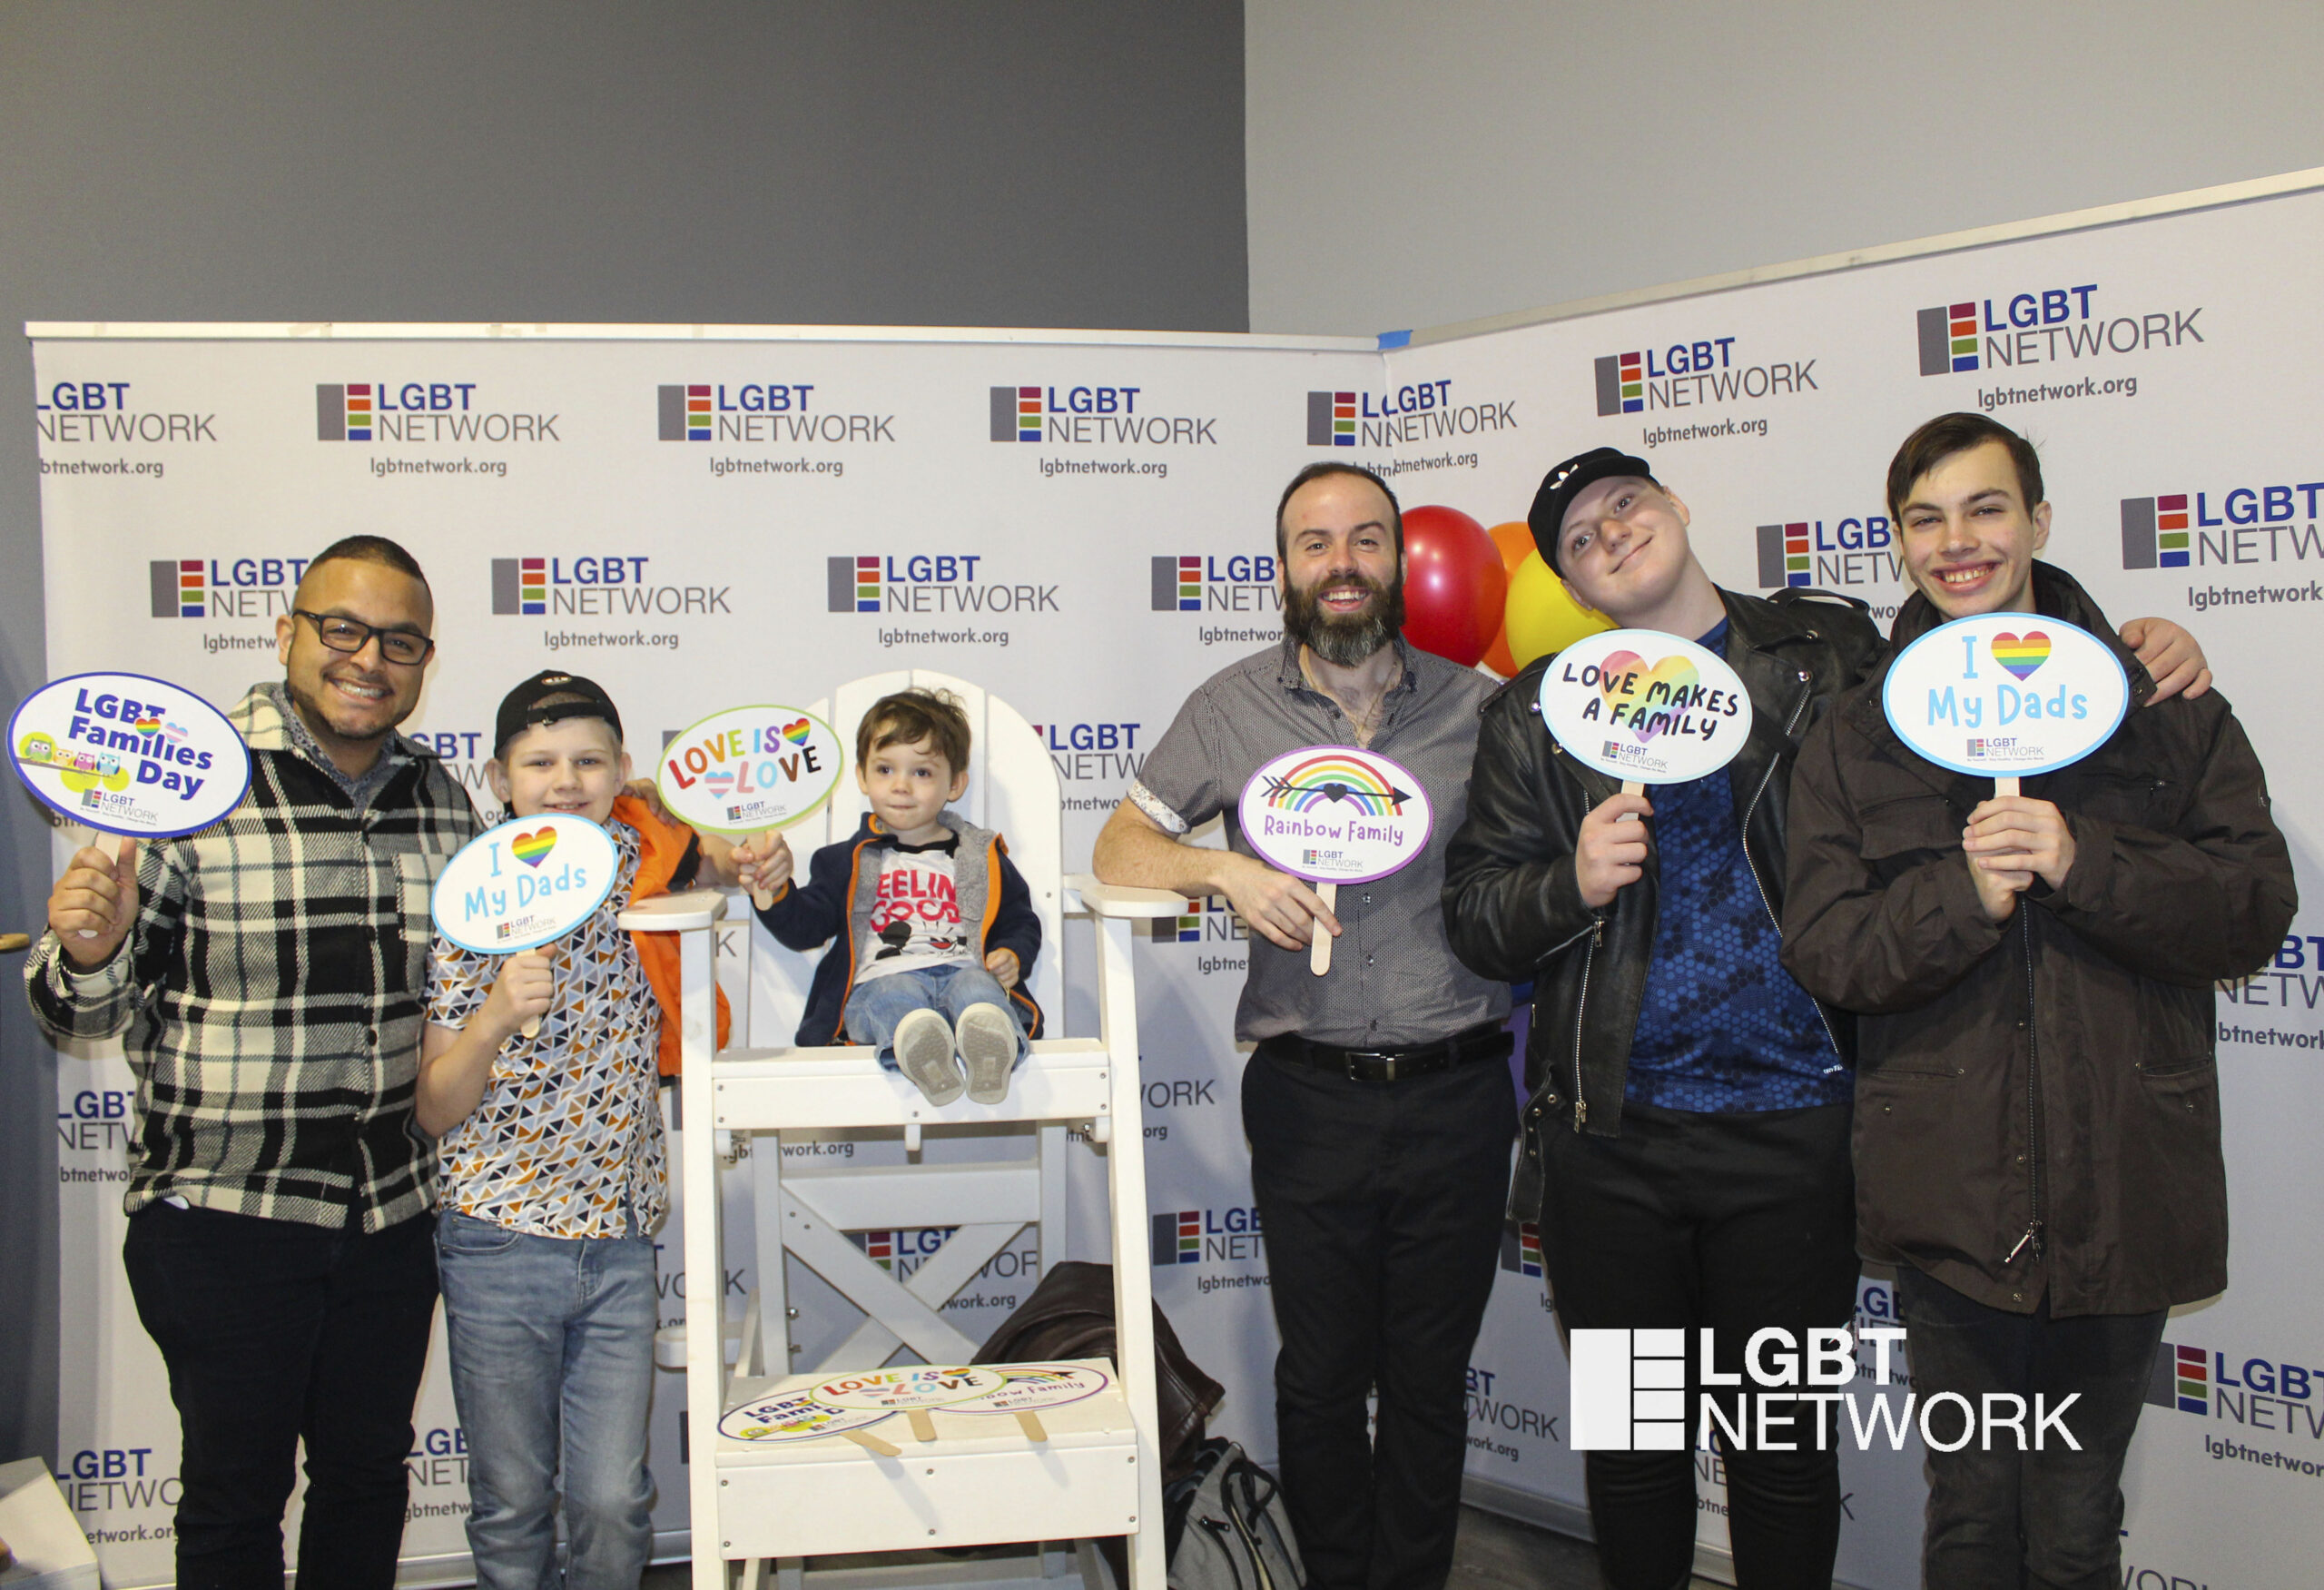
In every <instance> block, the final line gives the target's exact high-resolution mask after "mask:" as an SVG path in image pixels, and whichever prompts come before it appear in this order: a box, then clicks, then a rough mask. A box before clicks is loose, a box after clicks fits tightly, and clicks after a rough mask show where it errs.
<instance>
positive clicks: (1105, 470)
mask: <svg viewBox="0 0 2324 1590" xmlns="http://www.w3.org/2000/svg"><path fill="white" fill-rule="evenodd" d="M1059 475H1143V476H1145V477H1146V478H1147V479H1149V480H1167V479H1169V477H1170V466H1169V465H1168V464H1167V463H1164V462H1163V461H1161V460H1160V459H1151V460H1148V461H1147V462H1145V463H1140V462H1138V461H1137V460H1136V459H1122V460H1120V461H1119V462H1118V463H1116V462H1112V461H1108V460H1106V459H1042V460H1041V479H1044V480H1049V479H1055V478H1056V477H1057V476H1059Z"/></svg>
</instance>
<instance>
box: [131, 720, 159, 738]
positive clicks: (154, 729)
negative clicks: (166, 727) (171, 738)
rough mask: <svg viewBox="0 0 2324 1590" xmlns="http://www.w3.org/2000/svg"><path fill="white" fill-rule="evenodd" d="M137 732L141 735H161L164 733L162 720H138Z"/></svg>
mask: <svg viewBox="0 0 2324 1590" xmlns="http://www.w3.org/2000/svg"><path fill="white" fill-rule="evenodd" d="M137 732H138V733H139V734H141V735H154V734H159V733H161V732H162V720H161V719H160V718H158V717H141V718H139V719H138V720H137Z"/></svg>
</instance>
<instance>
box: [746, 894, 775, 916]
mask: <svg viewBox="0 0 2324 1590" xmlns="http://www.w3.org/2000/svg"><path fill="white" fill-rule="evenodd" d="M751 904H753V905H755V906H757V907H758V908H759V909H760V910H761V911H764V910H765V909H767V907H769V906H771V905H773V904H774V891H773V890H772V889H753V890H752V891H751Z"/></svg>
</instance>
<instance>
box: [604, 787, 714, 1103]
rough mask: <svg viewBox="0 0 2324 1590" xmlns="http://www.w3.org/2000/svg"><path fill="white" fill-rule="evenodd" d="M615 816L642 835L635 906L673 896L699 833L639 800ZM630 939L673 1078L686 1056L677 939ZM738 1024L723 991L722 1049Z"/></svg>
mask: <svg viewBox="0 0 2324 1590" xmlns="http://www.w3.org/2000/svg"><path fill="white" fill-rule="evenodd" d="M614 816H615V819H616V820H617V821H619V822H624V823H626V824H628V825H630V826H631V827H632V828H635V829H636V830H637V841H638V856H637V881H636V882H635V883H634V884H631V885H630V891H629V902H630V904H633V905H635V904H637V903H638V902H639V901H641V900H651V899H653V898H654V896H655V895H656V894H668V893H669V892H670V883H671V874H674V873H675V872H676V871H677V868H678V864H679V863H680V862H681V861H684V859H685V854H686V846H687V844H690V843H691V842H692V841H693V839H694V830H692V829H691V828H688V827H687V826H686V825H684V824H683V823H665V822H664V821H662V820H661V819H660V818H659V817H656V816H655V815H654V813H653V810H652V808H650V807H649V806H647V805H646V804H645V802H644V801H641V800H639V799H638V798H637V797H636V796H635V795H617V796H615V798H614ZM629 936H630V937H631V938H633V939H635V940H636V941H637V959H638V961H639V962H640V963H643V964H644V966H645V981H646V982H648V983H652V984H653V985H654V997H655V998H656V999H657V1000H659V1001H661V1002H662V1037H661V1042H660V1061H661V1072H662V1074H663V1075H664V1076H665V1077H674V1076H676V1075H677V1074H678V1072H679V1071H680V1069H681V1061H680V1057H681V1055H682V1053H683V1049H682V1045H681V1041H680V1038H679V1029H678V935H677V934H675V933H631V934H630V935H629ZM733 1025H734V1019H733V1012H731V1011H729V1010H728V1009H727V1008H726V991H725V990H724V989H723V988H722V989H720V990H718V1046H719V1047H720V1048H722V1049H723V1048H724V1047H725V1046H726V1034H727V1032H728V1031H729V1030H730V1029H731V1028H732V1027H733Z"/></svg>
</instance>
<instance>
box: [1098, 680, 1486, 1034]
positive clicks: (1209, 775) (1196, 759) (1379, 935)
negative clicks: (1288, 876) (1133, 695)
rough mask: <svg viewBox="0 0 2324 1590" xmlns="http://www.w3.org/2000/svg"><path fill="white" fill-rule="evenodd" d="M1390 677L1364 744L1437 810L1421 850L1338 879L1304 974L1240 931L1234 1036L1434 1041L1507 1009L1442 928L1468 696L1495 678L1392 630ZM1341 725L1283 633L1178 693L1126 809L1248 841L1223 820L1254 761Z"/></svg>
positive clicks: (1299, 964)
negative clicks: (1334, 900)
mask: <svg viewBox="0 0 2324 1590" xmlns="http://www.w3.org/2000/svg"><path fill="white" fill-rule="evenodd" d="M1394 644H1395V647H1396V651H1397V655H1398V656H1400V657H1403V664H1404V674H1403V678H1402V679H1401V680H1400V681H1398V683H1397V684H1396V686H1395V687H1394V688H1393V689H1392V690H1390V691H1389V692H1388V698H1387V700H1386V702H1385V703H1384V705H1383V706H1382V708H1381V719H1380V726H1379V728H1378V730H1377V732H1375V733H1374V735H1373V736H1372V745H1371V747H1370V748H1371V749H1372V750H1374V751H1377V752H1378V753H1379V754H1380V755H1383V756H1387V757H1391V758H1393V760H1395V761H1396V762H1397V763H1399V764H1401V765H1403V766H1404V767H1407V768H1409V769H1411V770H1412V773H1413V775H1414V776H1415V777H1417V778H1418V779H1419V780H1420V782H1421V784H1422V785H1423V787H1424V788H1425V789H1426V790H1427V792H1428V798H1429V803H1430V805H1431V806H1432V807H1433V811H1434V813H1435V825H1434V826H1433V828H1431V829H1430V831H1429V835H1428V848H1427V849H1426V850H1425V851H1423V852H1422V853H1421V854H1420V855H1419V856H1418V857H1417V858H1415V859H1414V860H1413V863H1412V864H1410V865H1408V866H1406V867H1405V868H1404V869H1403V871H1401V872H1395V873H1391V874H1388V875H1387V876H1386V877H1384V878H1379V879H1375V880H1374V881H1373V882H1372V883H1369V884H1344V885H1343V886H1342V887H1341V889H1340V892H1339V904H1338V905H1337V906H1336V907H1335V914H1336V915H1337V916H1338V917H1339V919H1340V925H1341V927H1342V928H1344V930H1345V931H1344V933H1342V934H1341V935H1340V937H1339V940H1338V941H1337V942H1336V943H1334V945H1333V946H1332V969H1331V971H1330V972H1328V973H1325V974H1324V976H1321V977H1318V976H1316V975H1315V973H1312V972H1310V971H1309V970H1308V968H1307V952H1306V951H1305V950H1298V951H1291V950H1281V949H1277V948H1276V947H1275V945H1274V944H1273V943H1270V942H1269V941H1268V940H1267V939H1265V937H1264V936H1262V935H1261V934H1259V933H1252V934H1251V954H1250V970H1249V973H1248V975H1247V977H1246V979H1245V982H1244V983H1243V997H1242V1000H1241V1002H1239V1003H1238V1004H1237V1005H1236V1010H1235V1035H1236V1037H1238V1038H1241V1039H1244V1040H1246V1041H1256V1040H1259V1039H1263V1038H1272V1037H1274V1036H1275V1035H1276V1034H1277V1033H1282V1032H1296V1033H1298V1034H1300V1035H1301V1036H1303V1037H1306V1038H1312V1039H1314V1040H1315V1041H1316V1042H1322V1043H1337V1044H1341V1045H1344V1046H1345V1047H1347V1048H1351V1049H1379V1048H1390V1047H1402V1046H1404V1045H1409V1044H1416V1043H1433V1042H1436V1041H1437V1040H1438V1039H1441V1038H1449V1037H1451V1036H1452V1034H1453V1033H1455V1032H1460V1031H1462V1029H1463V1028H1468V1027H1473V1026H1476V1025H1478V1024H1479V1023H1480V1022H1498V1021H1500V1020H1501V1019H1502V1018H1503V1017H1504V1016H1506V1015H1508V1014H1509V988H1508V985H1507V984H1505V983H1488V982H1486V981H1485V980H1484V979H1483V978H1482V977H1479V976H1478V975H1477V974H1476V973H1473V972H1471V971H1470V970H1469V969H1468V968H1467V967H1466V966H1463V965H1462V964H1461V963H1460V962H1459V961H1457V960H1455V959H1454V958H1453V955H1452V946H1451V945H1450V944H1448V943H1446V942H1445V937H1444V906H1443V889H1444V852H1445V849H1446V847H1447V846H1449V845H1450V844H1452V835H1453V833H1454V832H1455V831H1456V830H1457V829H1458V828H1459V827H1460V826H1461V822H1462V818H1463V817H1465V816H1466V815H1468V808H1469V768H1470V765H1471V764H1472V762H1474V761H1475V759H1476V751H1477V709H1478V707H1479V706H1482V704H1483V702H1484V699H1485V697H1486V696H1489V695H1491V694H1492V691H1493V688H1494V682H1493V681H1492V679H1489V678H1487V677H1486V676H1484V675H1482V674H1480V673H1477V672H1476V671H1474V670H1473V669H1470V668H1462V667H1454V666H1453V665H1452V664H1451V663H1449V662H1446V661H1445V660H1444V659H1443V658H1442V657H1433V656H1431V655H1429V654H1428V653H1426V652H1420V651H1414V650H1413V648H1412V647H1408V646H1406V645H1405V644H1404V643H1403V640H1401V639H1399V640H1397V641H1396V642H1395V643H1394ZM1354 744H1355V731H1354V726H1353V725H1352V724H1350V723H1349V722H1348V720H1347V716H1346V715H1345V714H1344V713H1343V712H1341V711H1340V709H1339V706H1338V705H1337V704H1336V703H1334V701H1333V700H1332V698H1331V697H1330V696H1325V695H1323V694H1322V693H1320V692H1318V691H1317V690H1315V689H1314V688H1313V687H1312V686H1309V685H1308V683H1307V681H1306V679H1305V677H1304V676H1302V675H1301V674H1300V671H1299V648H1298V646H1297V644H1296V643H1295V642H1294V641H1292V640H1289V639H1288V638H1286V639H1285V642H1284V643H1283V645H1282V646H1280V647H1275V648H1274V649H1272V650H1269V651H1263V652H1259V653H1257V654H1256V655H1255V656H1252V657H1245V658H1244V659H1243V660H1242V661H1240V662H1238V663H1236V664H1234V665H1232V666H1231V667H1227V668H1226V669H1225V670H1223V671H1221V672H1220V673H1217V674H1216V675H1213V676H1211V677H1210V678H1209V679H1208V680H1206V681H1205V682H1204V683H1203V685H1202V686H1200V687H1199V688H1197V689H1196V691H1195V693H1194V694H1193V695H1192V696H1188V697H1187V704H1186V705H1185V706H1182V707H1180V708H1179V709H1178V716H1177V720H1176V721H1175V722H1173V723H1172V724H1171V725H1170V727H1169V730H1168V732H1167V733H1166V734H1164V735H1163V736H1162V737H1161V738H1160V739H1159V740H1157V741H1156V742H1155V744H1154V748H1153V750H1152V751H1150V752H1149V753H1147V758H1146V765H1145V767H1144V768H1143V769H1142V770H1141V772H1140V774H1139V776H1138V780H1137V783H1135V784H1133V785H1130V790H1129V795H1130V798H1131V799H1132V800H1134V801H1136V802H1137V805H1138V809H1139V810H1141V811H1143V812H1144V813H1145V814H1146V815H1147V816H1149V817H1151V818H1153V819H1154V820H1155V822H1157V823H1158V824H1159V825H1161V826H1162V827H1163V828H1165V829H1167V831H1169V832H1170V833H1172V834H1184V833H1186V832H1187V830H1188V829H1190V828H1193V827H1195V826H1196V825H1199V824H1202V823H1206V822H1208V821H1209V820H1210V819H1211V818H1212V817H1214V816H1216V815H1220V814H1222V813H1223V814H1225V815H1226V835H1227V842H1228V844H1231V845H1232V846H1233V847H1234V848H1235V849H1236V851H1237V852H1239V853H1240V854H1244V855H1250V854H1252V850H1251V844H1250V841H1249V840H1248V839H1247V838H1246V836H1245V835H1244V834H1243V830H1242V825H1241V824H1240V823H1239V822H1238V821H1237V820H1236V802H1238V801H1239V800H1240V799H1241V798H1242V794H1243V786H1244V785H1246V784H1248V783H1249V782H1250V780H1251V775H1253V774H1255V773H1256V772H1257V771H1258V769H1259V767H1260V766H1261V765H1263V764H1265V763H1266V762H1268V761H1270V760H1272V759H1273V758H1275V757H1276V756H1280V755H1283V754H1284V753H1285V752H1286V751H1295V750H1298V749H1300V748H1301V747H1302V746H1353V745H1354Z"/></svg>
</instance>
